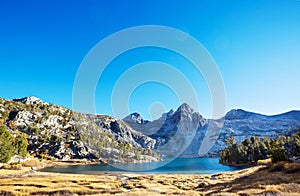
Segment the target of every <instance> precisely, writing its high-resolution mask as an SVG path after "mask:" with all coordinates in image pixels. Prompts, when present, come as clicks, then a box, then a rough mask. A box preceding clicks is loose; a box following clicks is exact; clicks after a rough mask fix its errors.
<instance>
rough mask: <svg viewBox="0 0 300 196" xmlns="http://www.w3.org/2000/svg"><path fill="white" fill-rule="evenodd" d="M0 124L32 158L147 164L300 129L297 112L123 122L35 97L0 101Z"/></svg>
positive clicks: (188, 114)
mask: <svg viewBox="0 0 300 196" xmlns="http://www.w3.org/2000/svg"><path fill="white" fill-rule="evenodd" d="M1 124H2V125H4V126H5V127H6V128H7V130H9V131H10V132H11V134H12V135H14V134H18V133H19V132H21V133H24V134H26V137H27V140H28V142H29V146H28V151H29V153H30V154H31V155H33V156H38V157H48V158H53V159H58V160H72V159H100V160H101V161H104V162H111V163H125V162H149V161H158V160H159V159H160V157H171V158H173V157H174V158H175V157H183V158H185V157H203V156H205V157H206V156H208V157H211V156H218V155H219V152H220V150H221V149H223V148H225V142H224V140H225V139H226V138H227V137H229V136H234V137H235V139H236V140H237V142H241V141H242V140H244V139H245V138H248V137H251V136H258V137H261V138H262V137H269V138H274V137H277V136H278V135H291V134H292V133H294V132H296V131H297V130H298V129H300V111H290V112H287V113H284V114H279V115H273V116H267V115H262V114H257V113H253V112H248V111H245V110H241V109H236V110H231V111H229V112H228V113H227V114H226V115H225V116H224V117H223V118H220V119H217V120H215V119H206V118H204V117H203V116H202V115H201V114H200V113H199V112H197V111H194V110H193V109H192V108H191V107H190V106H189V105H188V104H186V103H184V104H182V105H181V106H179V107H178V108H177V110H170V111H169V112H167V113H165V114H162V116H161V117H160V118H159V119H156V120H153V121H148V120H145V119H143V118H142V116H141V115H140V114H138V113H132V114H130V115H128V116H126V117H125V118H124V119H116V118H114V117H111V116H108V115H96V114H81V113H77V112H74V111H72V110H70V109H67V108H65V107H62V106H57V105H54V104H49V103H46V102H44V101H42V100H40V99H39V98H36V97H25V98H20V99H14V100H12V101H10V100H4V99H1V98H0V125H1ZM159 156H160V157H159Z"/></svg>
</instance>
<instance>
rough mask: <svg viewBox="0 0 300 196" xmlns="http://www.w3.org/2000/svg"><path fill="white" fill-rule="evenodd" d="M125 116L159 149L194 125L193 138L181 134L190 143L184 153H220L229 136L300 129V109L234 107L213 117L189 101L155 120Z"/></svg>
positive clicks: (288, 132)
mask: <svg viewBox="0 0 300 196" xmlns="http://www.w3.org/2000/svg"><path fill="white" fill-rule="evenodd" d="M123 120H124V121H125V122H127V123H128V124H129V125H130V126H131V127H133V128H134V129H135V130H137V131H139V132H142V133H144V134H146V135H148V136H149V137H151V138H153V139H155V140H156V146H155V148H154V150H155V151H157V152H158V153H159V152H160V150H159V149H160V146H162V145H164V143H166V142H168V141H170V140H171V138H172V136H173V135H174V134H175V133H176V131H178V129H179V127H182V126H183V127H184V128H185V131H186V133H188V132H191V128H192V129H194V130H193V131H194V133H193V134H194V136H193V138H192V139H191V138H188V137H187V135H188V134H187V135H185V136H183V137H182V138H180V139H181V140H187V141H186V142H188V143H189V145H188V146H182V147H185V150H184V151H183V152H181V153H180V157H199V156H218V155H219V152H220V150H222V149H224V148H225V147H226V144H225V142H224V140H225V139H226V138H228V137H229V136H233V137H235V139H236V141H237V142H242V141H243V140H244V139H246V138H249V137H251V136H258V137H260V138H263V137H268V138H275V137H277V136H279V135H291V134H292V133H294V132H296V131H297V130H298V129H300V111H290V112H287V113H283V114H278V115H273V116H267V115H262V114H258V113H253V112H248V111H245V110H242V109H234V110H231V111H229V112H228V113H227V114H226V115H225V116H224V117H223V118H220V119H217V120H213V119H205V118H203V117H202V116H201V115H200V114H199V113H198V112H195V111H194V110H193V109H192V108H191V107H190V106H189V105H188V104H182V105H181V106H180V107H179V108H178V109H177V110H176V111H175V112H174V111H173V110H171V111H170V112H168V113H165V114H163V115H162V117H161V118H159V119H157V120H154V121H147V120H144V119H143V118H142V117H141V116H140V115H139V114H138V113H133V114H130V115H128V116H127V117H125V118H124V119H123ZM179 122H181V124H179ZM191 125H194V126H191ZM175 146H176V145H175ZM156 149H157V150H156Z"/></svg>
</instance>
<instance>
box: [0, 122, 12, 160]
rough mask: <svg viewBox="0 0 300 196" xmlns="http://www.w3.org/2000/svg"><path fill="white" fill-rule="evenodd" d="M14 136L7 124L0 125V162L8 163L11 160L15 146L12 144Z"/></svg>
mask: <svg viewBox="0 0 300 196" xmlns="http://www.w3.org/2000/svg"><path fill="white" fill-rule="evenodd" d="M12 141H13V138H12V136H11V135H10V133H9V131H7V130H6V128H5V126H0V162H1V163H6V162H8V161H9V160H10V158H11V156H12V154H13V151H14V148H13V145H12Z"/></svg>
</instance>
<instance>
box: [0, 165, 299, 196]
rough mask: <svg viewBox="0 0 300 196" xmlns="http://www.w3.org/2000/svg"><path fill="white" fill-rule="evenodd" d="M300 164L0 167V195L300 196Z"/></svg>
mask: <svg viewBox="0 0 300 196" xmlns="http://www.w3.org/2000/svg"><path fill="white" fill-rule="evenodd" d="M299 174H300V164H299V163H278V164H273V165H271V166H266V165H260V166H254V167H250V168H246V169H242V170H238V171H232V172H221V173H217V174H140V173H138V174H137V173H134V172H131V173H128V172H126V173H124V172H120V173H111V172H106V173H103V174H99V175H86V174H60V173H51V172H40V171H32V170H30V168H23V169H22V170H3V169H1V170H0V184H1V187H0V194H9V193H11V194H15V195H34V194H35V195H42V194H44V195H50V194H56V195H63V194H65V195H99V194H103V195H149V194H151V195H160V194H167V195H205V194H212V195H214V194H219V193H223V194H231V195H241V194H248V195H249V194H250V195H255V194H270V193H273V194H274V195H276V194H282V195H300V179H299Z"/></svg>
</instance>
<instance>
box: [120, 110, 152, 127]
mask: <svg viewBox="0 0 300 196" xmlns="http://www.w3.org/2000/svg"><path fill="white" fill-rule="evenodd" d="M123 120H125V121H128V120H131V121H134V122H136V123H138V124H145V123H146V122H148V121H147V120H144V119H143V117H142V116H141V115H140V114H139V113H137V112H134V113H131V114H129V115H128V116H126V117H125V118H124V119H123Z"/></svg>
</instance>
